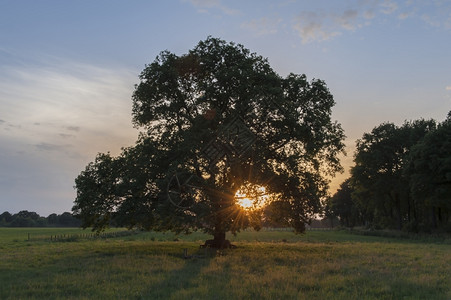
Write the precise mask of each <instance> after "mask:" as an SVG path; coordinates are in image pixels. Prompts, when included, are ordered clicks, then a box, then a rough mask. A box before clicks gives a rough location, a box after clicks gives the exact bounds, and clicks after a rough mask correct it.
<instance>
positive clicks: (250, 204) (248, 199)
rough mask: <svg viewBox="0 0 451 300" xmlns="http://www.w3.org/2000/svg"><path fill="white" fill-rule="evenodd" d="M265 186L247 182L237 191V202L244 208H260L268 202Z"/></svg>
mask: <svg viewBox="0 0 451 300" xmlns="http://www.w3.org/2000/svg"><path fill="white" fill-rule="evenodd" d="M268 198H269V196H268V195H267V194H266V189H265V187H264V186H260V185H254V184H246V185H243V186H241V188H240V189H239V190H238V191H237V192H236V193H235V202H236V204H238V205H239V206H240V207H241V208H242V209H244V210H258V209H260V208H263V207H264V206H265V205H266V204H267V202H268Z"/></svg>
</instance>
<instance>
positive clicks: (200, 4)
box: [183, 0, 241, 15]
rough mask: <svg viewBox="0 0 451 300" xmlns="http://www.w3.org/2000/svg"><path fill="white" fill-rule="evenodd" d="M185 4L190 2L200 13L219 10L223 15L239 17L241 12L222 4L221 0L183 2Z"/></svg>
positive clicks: (189, 0)
mask: <svg viewBox="0 0 451 300" xmlns="http://www.w3.org/2000/svg"><path fill="white" fill-rule="evenodd" d="M183 1H184V2H189V3H191V5H193V6H195V7H196V8H197V9H198V11H199V12H200V13H208V12H209V10H211V9H219V10H220V11H221V12H222V13H224V14H226V15H237V14H240V13H241V12H240V11H239V10H237V9H232V8H229V7H228V6H225V5H224V4H222V2H221V1H219V0H183Z"/></svg>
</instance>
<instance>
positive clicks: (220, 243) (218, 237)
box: [201, 231, 235, 249]
mask: <svg viewBox="0 0 451 300" xmlns="http://www.w3.org/2000/svg"><path fill="white" fill-rule="evenodd" d="M225 237H226V233H225V232H222V231H217V232H215V233H214V234H213V239H212V240H206V241H205V244H204V245H202V246H201V247H202V248H215V249H226V248H235V246H234V245H232V244H231V243H230V241H229V240H226V238H225Z"/></svg>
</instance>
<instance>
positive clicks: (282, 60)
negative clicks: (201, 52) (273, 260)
mask: <svg viewBox="0 0 451 300" xmlns="http://www.w3.org/2000/svg"><path fill="white" fill-rule="evenodd" d="M208 36H212V37H218V38H221V39H224V40H226V41H229V42H232V41H233V42H235V43H240V44H242V45H244V46H245V47H246V48H248V49H250V50H251V51H252V52H256V53H257V54H259V55H261V56H263V57H265V58H267V59H268V61H269V63H270V65H271V66H272V68H273V69H274V70H275V71H276V72H277V73H278V74H280V75H281V76H284V77H285V76H287V75H288V74H289V73H296V74H306V76H307V78H308V79H309V80H311V79H314V78H316V79H321V80H324V81H325V83H326V84H327V86H328V88H329V90H330V92H331V93H332V95H333V96H334V99H335V101H336V105H335V107H334V108H333V115H332V117H333V119H334V120H337V121H338V122H339V123H341V124H342V127H343V129H344V130H345V133H346V136H347V138H346V141H345V142H346V145H347V153H348V155H347V156H346V157H343V158H342V164H343V166H344V167H345V172H344V173H343V174H338V176H337V177H335V178H333V179H332V182H331V193H333V191H334V189H336V188H337V187H338V185H339V184H340V183H341V182H342V181H343V180H344V179H345V178H346V177H347V176H348V175H349V167H350V166H351V165H352V163H353V161H352V160H353V153H354V149H355V142H356V140H357V139H359V138H361V137H362V135H363V134H364V133H365V132H370V131H371V130H372V129H373V128H374V127H375V126H378V125H380V124H381V123H383V122H393V123H395V124H397V125H401V124H402V123H403V122H404V121H405V120H416V119H420V118H424V119H431V118H432V119H435V120H437V121H442V120H444V119H445V117H446V115H447V113H448V111H450V110H451V0H340V1H337V0H281V1H275V0H237V1H235V0H230V1H226V0H130V1H123V0H78V1H62V0H39V1H36V0H28V1H27V0H0V213H1V212H4V211H9V212H10V213H17V212H19V211H21V210H28V211H35V212H37V213H38V214H40V215H41V216H48V215H49V214H51V213H58V214H60V213H63V212H65V211H71V208H72V206H73V201H74V199H75V197H76V191H75V189H74V184H75V183H74V179H75V178H76V177H77V176H78V174H80V172H81V171H82V170H84V168H85V166H86V165H87V164H88V163H89V162H91V161H93V160H94V158H95V156H96V154H97V153H99V152H107V151H110V152H111V154H113V155H117V154H119V153H120V151H121V147H127V146H132V145H133V144H134V142H135V141H136V139H137V136H138V131H137V130H136V129H135V128H133V126H132V123H131V107H132V101H131V95H132V93H133V91H134V85H135V84H137V83H139V78H138V76H139V74H140V72H141V71H142V70H143V69H144V67H145V65H146V64H149V63H151V62H153V60H154V59H155V58H156V56H157V55H158V54H159V53H160V52H161V51H163V50H169V51H171V52H173V53H175V54H177V55H182V54H185V53H187V52H188V51H189V50H190V49H192V48H193V47H194V46H195V45H197V43H198V42H199V41H201V40H205V39H206V38H207V37H208Z"/></svg>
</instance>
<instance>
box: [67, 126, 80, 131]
mask: <svg viewBox="0 0 451 300" xmlns="http://www.w3.org/2000/svg"><path fill="white" fill-rule="evenodd" d="M66 129H67V130H69V131H77V132H78V131H80V127H78V126H66Z"/></svg>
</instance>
